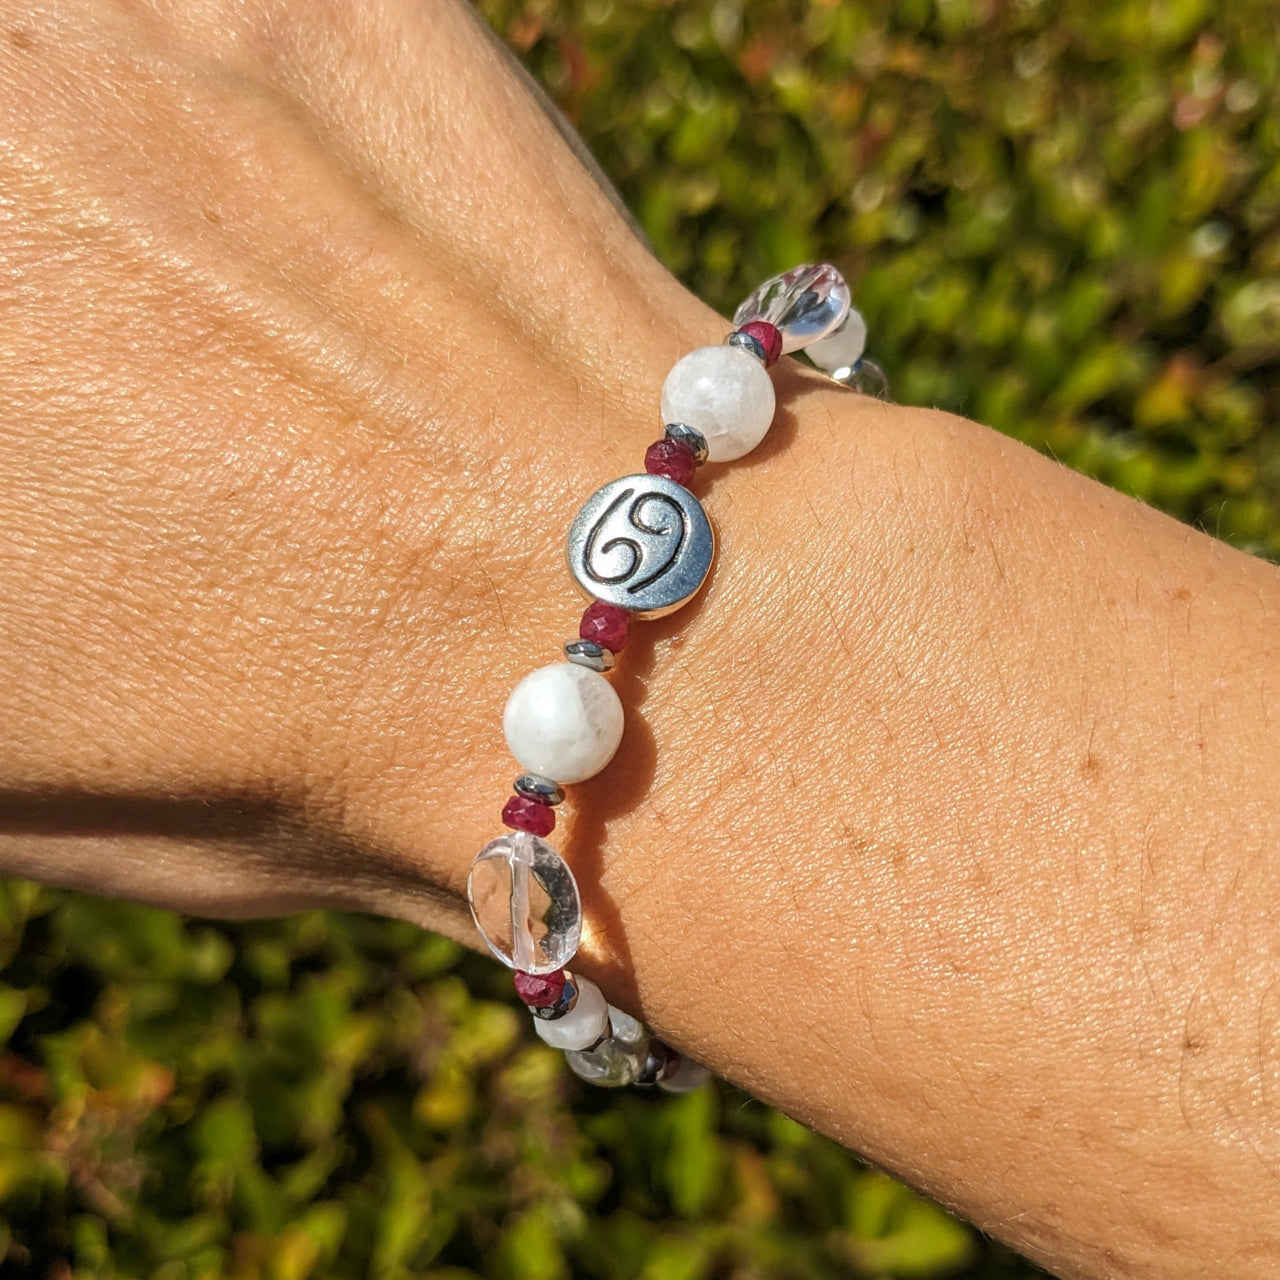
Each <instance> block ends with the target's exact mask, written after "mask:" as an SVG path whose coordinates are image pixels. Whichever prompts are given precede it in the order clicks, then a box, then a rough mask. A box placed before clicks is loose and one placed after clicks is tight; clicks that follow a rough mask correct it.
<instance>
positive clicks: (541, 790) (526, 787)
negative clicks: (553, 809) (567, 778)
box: [514, 773, 564, 804]
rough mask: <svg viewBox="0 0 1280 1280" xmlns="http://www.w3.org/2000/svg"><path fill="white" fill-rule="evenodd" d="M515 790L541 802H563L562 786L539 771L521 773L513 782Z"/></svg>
mask: <svg viewBox="0 0 1280 1280" xmlns="http://www.w3.org/2000/svg"><path fill="white" fill-rule="evenodd" d="M514 788H515V792H516V794H517V795H520V796H527V797H528V798H529V799H530V800H540V801H542V803H543V804H564V788H563V787H562V786H561V785H560V784H559V783H558V782H552V781H551V779H550V778H544V777H543V776H542V775H541V774H539V773H522V774H521V775H520V776H519V777H518V778H517V779H516V780H515V784H514Z"/></svg>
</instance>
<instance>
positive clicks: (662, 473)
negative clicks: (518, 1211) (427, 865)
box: [467, 265, 887, 1093]
mask: <svg viewBox="0 0 1280 1280" xmlns="http://www.w3.org/2000/svg"><path fill="white" fill-rule="evenodd" d="M733 323H734V325H735V326H736V328H735V329H734V332H733V333H731V334H730V335H729V337H728V339H727V340H726V343H725V345H723V346H719V347H701V348H699V349H698V350H697V351H693V352H690V353H689V354H688V355H687V356H685V357H684V358H683V359H682V360H680V361H679V363H678V364H676V366H675V368H673V369H672V370H671V372H670V374H668V375H667V380H666V382H665V383H664V384H663V387H662V420H663V422H664V423H665V424H666V427H665V433H664V435H663V438H662V439H661V440H658V441H656V442H655V443H654V444H651V445H650V446H649V448H648V449H647V450H646V451H645V455H644V474H643V475H630V476H623V477H622V478H621V479H618V480H614V481H611V482H610V483H609V484H606V485H605V486H604V487H603V488H602V489H600V490H598V491H597V492H596V493H595V494H593V495H592V496H591V497H590V498H589V499H588V500H587V502H586V505H585V506H583V508H582V510H581V511H580V512H579V513H578V515H577V517H576V518H575V520H574V521H573V524H572V525H571V526H570V529H569V546H568V553H569V569H570V571H571V572H572V574H573V577H574V579H575V581H576V582H577V584H578V586H579V587H580V588H581V589H582V590H583V591H584V592H585V593H586V594H587V595H588V596H589V597H592V603H591V604H589V605H588V606H587V609H586V611H585V612H584V613H583V615H582V621H581V623H580V624H579V627H578V636H577V638H576V639H574V640H570V641H568V643H566V644H565V646H564V654H565V658H566V659H567V661H565V662H556V663H553V664H552V665H550V666H547V667H542V668H541V669H540V670H538V671H535V672H533V674H532V675H529V676H526V677H525V678H524V679H523V680H522V681H521V682H520V683H519V684H518V685H517V686H516V688H515V690H514V691H513V692H512V694H511V697H510V698H509V699H508V700H507V705H506V710H505V712H504V714H503V720H502V727H503V731H504V733H505V735H506V739H507V745H508V746H509V747H510V749H511V753H512V755H514V756H515V758H516V760H517V761H518V762H519V764H520V765H521V767H522V768H523V769H525V770H526V772H524V773H522V774H521V775H520V776H519V777H518V778H517V779H516V780H515V794H514V795H513V796H511V798H510V799H508V800H507V802H506V804H505V805H504V806H503V810H502V821H503V822H504V823H505V824H506V825H507V826H508V827H510V828H512V831H511V833H510V834H509V835H503V836H499V837H498V838H497V839H495V840H491V841H490V842H489V843H488V844H487V845H485V847H484V848H483V849H481V850H480V852H479V853H478V854H477V855H476V857H475V861H474V862H473V863H472V865H471V874H470V876H469V877H468V880H467V897H468V900H469V902H470V904H471V914H472V916H473V917H474V919H475V922H476V928H477V929H479V931H480V934H481V936H482V937H483V938H484V940H485V942H486V943H487V944H488V947H489V950H490V951H492V952H493V954H494V955H495V956H497V958H498V959H499V960H501V961H502V963H503V964H505V965H507V966H508V967H509V968H511V969H514V970H515V986H516V991H517V993H518V994H519V996H520V999H521V1000H523V1001H524V1003H525V1004H526V1005H528V1006H529V1007H530V1009H531V1010H532V1011H533V1015H534V1019H535V1021H534V1026H535V1028H536V1030H537V1033H538V1035H539V1036H540V1037H541V1038H542V1039H543V1040H545V1041H546V1042H547V1043H548V1044H550V1045H553V1046H554V1047H555V1048H557V1049H564V1050H566V1053H567V1058H568V1062H569V1066H570V1068H571V1069H572V1070H573V1072H574V1073H575V1074H576V1075H578V1076H580V1077H581V1078H582V1079H583V1080H588V1081H590V1082H592V1083H593V1084H600V1085H614V1086H616V1085H626V1084H639V1085H655V1084H656V1085H658V1086H659V1087H660V1088H662V1089H665V1090H668V1091H669V1092H673V1093H682V1092H684V1091H686V1090H688V1089H692V1088H695V1087H696V1086H697V1085H699V1084H701V1083H702V1081H703V1080H704V1079H705V1078H706V1075H707V1072H706V1069H705V1068H703V1067H702V1066H700V1065H699V1064H697V1063H695V1062H693V1061H691V1060H690V1059H688V1058H685V1057H683V1056H682V1055H680V1054H679V1053H677V1052H676V1051H675V1050H674V1049H672V1048H670V1047H669V1046H667V1045H665V1044H663V1043H661V1042H660V1041H659V1040H657V1039H655V1038H653V1037H651V1036H650V1035H649V1034H648V1033H647V1032H646V1030H645V1028H644V1027H643V1026H642V1025H641V1023H640V1022H638V1021H637V1020H636V1019H635V1018H633V1017H632V1016H631V1015H630V1014H627V1013H624V1012H623V1011H622V1010H620V1009H616V1008H614V1007H613V1006H612V1005H610V1004H609V1003H608V1002H607V1001H606V1000H605V998H604V996H603V994H602V993H601V991H600V989H599V987H597V986H596V985H595V983H593V982H591V981H590V980H589V979H587V978H584V977H581V976H580V975H577V974H573V973H571V972H569V971H568V970H567V969H566V967H565V966H566V965H568V964H569V963H570V961H572V959H573V957H574V955H575V953H576V952H577V949H578V942H579V939H580V937H581V933H582V905H581V900H580V897H579V894H578V885H577V881H576V880H575V879H574V876H573V872H572V871H571V870H570V868H569V866H568V864H567V863H566V862H565V860H564V859H563V858H562V857H561V856H560V854H559V853H558V852H557V851H556V850H555V849H554V848H553V847H552V846H551V845H550V844H548V843H547V840H546V837H547V836H549V835H550V834H551V832H552V831H553V830H554V828H555V825H556V814H555V807H556V806H557V805H559V804H560V803H562V801H563V800H564V797H565V793H564V787H565V786H566V785H568V784H572V783H575V782H584V781H585V780H586V779H587V778H590V777H593V776H594V775H595V774H597V773H599V772H600V770H601V769H603V768H604V767H605V765H607V764H608V763H609V761H610V760H611V759H612V758H613V754H614V752H615V751H616V750H617V748H618V745H619V743H620V742H621V740H622V723H623V712H622V703H621V701H620V700H619V698H618V695H617V694H616V693H615V692H614V689H613V686H612V685H610V683H609V682H608V681H607V680H606V679H605V678H604V675H603V673H604V672H606V671H609V670H610V669H611V668H612V667H613V665H614V656H615V655H616V654H617V653H619V652H620V651H621V650H622V649H623V648H624V647H625V646H626V643H627V636H628V632H629V629H630V625H631V620H632V619H633V618H639V619H644V618H659V617H662V616H663V615H664V614H667V613H671V612H672V611H673V610H675V609H678V608H679V607H680V606H681V605H683V604H686V603H687V602H688V601H689V600H691V599H692V598H693V597H694V596H695V595H696V594H697V592H698V590H699V588H700V587H701V586H702V584H703V582H704V581H705V580H706V577H707V574H708V573H709V572H710V569H711V562H712V559H713V557H714V555H715V536H714V534H713V532H712V528H711V524H710V522H709V521H708V519H707V517H706V514H705V512H704V511H703V509H702V505H701V503H699V502H698V500H697V498H695V497H694V496H693V494H692V493H690V492H689V489H688V485H689V482H690V481H691V480H692V479H693V475H694V471H695V470H696V468H697V467H698V466H700V465H701V464H702V463H703V462H707V461H710V462H731V461H732V460H733V459H735V458H741V457H742V456H743V455H744V454H747V453H749V452H750V451H751V450H752V449H754V448H755V447H756V445H758V444H759V443H760V442H761V441H762V440H763V439H764V437H765V434H766V433H767V432H768V430H769V426H770V424H771V423H772V421H773V413H774V391H773V382H772V380H771V379H770V377H769V375H768V373H767V372H766V370H767V369H769V368H770V367H771V366H772V365H773V364H774V363H775V362H776V361H777V360H778V357H779V356H781V355H783V354H785V353H789V352H799V351H801V350H803V351H804V353H805V355H806V356H807V357H808V358H809V359H810V360H811V361H812V362H813V364H814V365H816V366H817V367H818V368H819V369H821V370H822V371H823V372H825V373H827V374H828V375H829V376H830V377H831V378H833V379H834V380H835V381H837V382H841V383H844V384H845V385H847V386H851V387H853V388H854V389H855V390H859V391H862V392H864V393H869V394H873V395H877V396H882V397H883V396H884V395H885V394H886V392H887V383H886V381H885V378H884V375H883V373H882V372H881V371H880V369H879V368H878V367H877V366H876V365H875V364H873V363H872V362H871V361H870V360H866V359H864V358H863V354H862V353H863V349H864V347H865V345H866V332H867V331H866V325H865V324H864V322H863V319H862V316H861V315H860V314H859V313H858V312H857V311H856V310H855V309H854V308H853V307H852V306H851V305H850V298H849V286H848V285H847V284H846V283H845V281H844V279H843V277H842V276H841V275H840V273H839V272H838V271H837V270H836V269H835V268H834V267H831V266H825V265H820V266H802V267H796V268H794V269H793V270H791V271H788V272H785V273H784V274H783V275H780V276H775V277H773V278H772V279H770V280H767V281H765V283H764V284H762V285H761V286H760V287H759V288H758V289H757V290H756V291H755V292H754V293H753V294H752V295H751V296H750V297H749V298H748V299H747V300H746V301H745V302H744V303H743V304H742V305H741V306H740V307H739V308H738V309H737V311H736V312H735V313H734V317H733Z"/></svg>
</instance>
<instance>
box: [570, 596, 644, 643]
mask: <svg viewBox="0 0 1280 1280" xmlns="http://www.w3.org/2000/svg"><path fill="white" fill-rule="evenodd" d="M630 627H631V615H630V614H629V613H628V612H627V611H626V610H625V609H622V608H619V607H618V606H617V605H616V604H605V602H604V601H603V600H594V601H592V602H591V604H589V605H587V607H586V609H585V610H584V611H583V614H582V621H581V622H580V623H579V624H578V635H579V636H580V637H581V638H582V639H583V640H594V641H595V642H596V644H602V645H604V647H605V648H606V649H610V650H612V651H613V652H614V653H621V652H622V650H623V649H625V648H626V647H627V632H628V631H629V630H630Z"/></svg>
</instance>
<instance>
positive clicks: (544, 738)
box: [502, 662, 623, 783]
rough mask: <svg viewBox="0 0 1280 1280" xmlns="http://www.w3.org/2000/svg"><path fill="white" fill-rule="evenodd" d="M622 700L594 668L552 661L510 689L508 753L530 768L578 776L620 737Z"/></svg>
mask: <svg viewBox="0 0 1280 1280" xmlns="http://www.w3.org/2000/svg"><path fill="white" fill-rule="evenodd" d="M622 721H623V716H622V703H621V702H620V701H619V700H618V695H617V694H616V693H614V691H613V686H612V685H611V684H610V683H609V682H608V681H607V680H606V679H605V678H604V676H602V675H600V673H599V672H597V671H591V670H590V669H589V668H587V667H582V666H579V665H578V664H577V663H576V662H553V663H552V664H551V665H550V666H549V667H542V668H540V669H539V670H537V671H535V672H533V673H532V674H531V675H527V676H525V678H524V679H523V680H521V681H520V683H519V684H518V685H516V687H515V688H514V689H513V690H512V691H511V697H509V698H508V699H507V707H506V710H505V711H504V712H503V713H502V729H503V732H504V733H505V734H506V738H507V746H508V747H510V748H511V754H512V755H513V756H515V758H516V759H517V760H519V761H520V763H521V765H523V766H524V768H526V769H528V770H529V772H530V773H540V774H543V775H544V776H545V777H548V778H554V779H555V780H556V781H557V782H561V783H569V782H582V781H584V780H585V779H587V778H590V777H594V776H595V775H596V774H597V773H599V772H600V770H601V769H603V768H604V767H605V765H607V764H608V763H609V761H610V760H612V759H613V753H614V752H615V751H617V749H618V744H619V743H620V742H621V741H622Z"/></svg>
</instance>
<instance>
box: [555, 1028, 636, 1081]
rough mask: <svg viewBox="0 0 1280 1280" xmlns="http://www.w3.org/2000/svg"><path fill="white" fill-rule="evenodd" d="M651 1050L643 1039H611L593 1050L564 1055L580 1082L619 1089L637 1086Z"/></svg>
mask: <svg viewBox="0 0 1280 1280" xmlns="http://www.w3.org/2000/svg"><path fill="white" fill-rule="evenodd" d="M648 1051H649V1050H648V1045H647V1044H646V1043H645V1041H644V1040H643V1039H641V1040H640V1041H639V1042H638V1043H632V1042H630V1041H627V1040H620V1039H618V1038H617V1037H616V1036H611V1037H610V1038H609V1039H608V1040H604V1041H602V1042H601V1043H600V1044H599V1045H597V1046H596V1047H595V1048H594V1049H590V1050H586V1051H582V1052H577V1053H566V1054H565V1055H564V1056H565V1061H566V1062H567V1063H568V1064H569V1070H570V1071H572V1072H573V1074H574V1075H575V1076H577V1077H578V1078H579V1079H580V1080H586V1081H587V1082H588V1083H589V1084H598V1085H603V1086H604V1087H605V1088H613V1089H618V1088H621V1087H622V1086H623V1085H628V1084H635V1082H636V1081H637V1080H639V1079H640V1076H641V1073H642V1072H643V1071H644V1064H645V1059H646V1057H647V1056H648Z"/></svg>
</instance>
